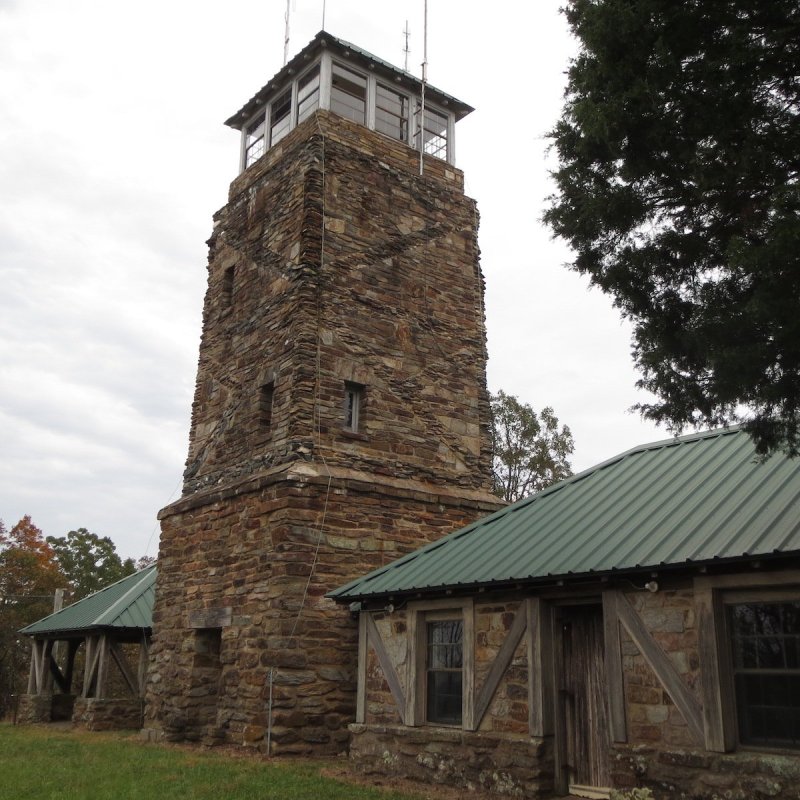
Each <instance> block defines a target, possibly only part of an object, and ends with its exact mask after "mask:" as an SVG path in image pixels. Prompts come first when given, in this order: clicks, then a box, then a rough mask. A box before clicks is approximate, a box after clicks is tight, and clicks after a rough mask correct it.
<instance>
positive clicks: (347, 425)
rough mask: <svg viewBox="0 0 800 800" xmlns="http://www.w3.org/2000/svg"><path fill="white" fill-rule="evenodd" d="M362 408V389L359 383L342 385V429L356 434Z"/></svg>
mask: <svg viewBox="0 0 800 800" xmlns="http://www.w3.org/2000/svg"><path fill="white" fill-rule="evenodd" d="M363 406H364V387H363V386H362V385H361V384H360V383H350V381H345V384H344V429H345V430H347V431H353V432H358V430H359V426H360V424H361V417H362V411H363Z"/></svg>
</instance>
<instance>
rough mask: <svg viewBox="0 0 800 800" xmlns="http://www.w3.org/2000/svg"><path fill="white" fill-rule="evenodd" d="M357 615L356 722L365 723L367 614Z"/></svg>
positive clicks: (364, 612) (365, 612)
mask: <svg viewBox="0 0 800 800" xmlns="http://www.w3.org/2000/svg"><path fill="white" fill-rule="evenodd" d="M368 613H369V612H368V611H361V612H360V613H359V615H358V683H357V685H356V722H359V723H363V722H365V721H366V707H367V647H368V645H369V642H368V641H367V614H368Z"/></svg>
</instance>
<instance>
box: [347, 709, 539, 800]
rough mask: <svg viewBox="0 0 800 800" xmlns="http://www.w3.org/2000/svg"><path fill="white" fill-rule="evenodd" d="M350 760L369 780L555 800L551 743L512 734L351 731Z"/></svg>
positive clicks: (378, 727) (365, 727) (393, 728)
mask: <svg viewBox="0 0 800 800" xmlns="http://www.w3.org/2000/svg"><path fill="white" fill-rule="evenodd" d="M350 731H351V733H352V740H351V744H350V760H351V762H352V763H353V765H354V766H355V767H356V769H358V770H360V771H362V772H364V773H365V774H367V775H389V776H392V775H397V776H400V777H403V778H411V779H413V780H418V781H422V782H425V783H439V784H444V785H446V786H448V787H453V786H458V787H463V788H464V789H466V790H467V791H468V792H469V791H475V790H479V791H487V792H493V793H495V794H498V795H501V796H506V797H520V798H523V797H524V798H529V799H530V800H536V798H545V797H552V790H553V767H552V764H553V754H552V742H551V741H549V740H546V739H531V738H530V737H529V736H522V735H519V734H512V733H493V732H486V731H478V732H474V733H471V732H469V731H462V730H458V729H454V728H432V727H429V726H424V727H418V728H404V727H401V726H392V725H351V726H350Z"/></svg>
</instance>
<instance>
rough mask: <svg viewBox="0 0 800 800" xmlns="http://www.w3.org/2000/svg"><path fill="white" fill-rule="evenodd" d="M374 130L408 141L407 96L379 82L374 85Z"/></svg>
mask: <svg viewBox="0 0 800 800" xmlns="http://www.w3.org/2000/svg"><path fill="white" fill-rule="evenodd" d="M375 130H376V131H379V132H380V133H384V134H386V135H387V136H391V137H392V138H393V139H399V140H400V141H401V142H407V141H408V98H407V97H406V96H405V95H404V94H402V93H401V92H397V91H395V90H394V89H391V88H390V87H388V86H384V85H383V84H381V83H379V84H377V86H376V87H375Z"/></svg>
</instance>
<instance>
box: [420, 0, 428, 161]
mask: <svg viewBox="0 0 800 800" xmlns="http://www.w3.org/2000/svg"><path fill="white" fill-rule="evenodd" d="M427 81H428V0H425V18H424V23H423V26H422V91H421V92H420V101H421V102H420V107H419V174H420V175H422V171H423V162H424V158H423V156H424V155H425V84H426V83H427Z"/></svg>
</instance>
